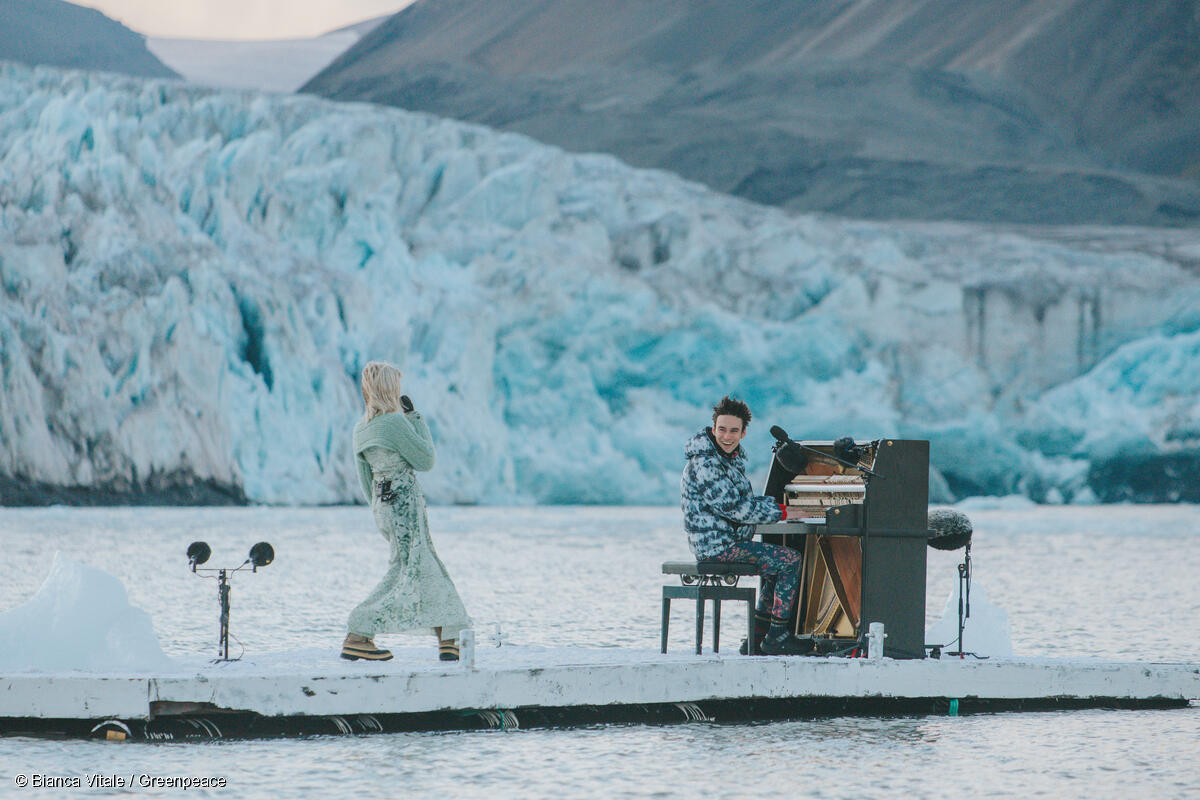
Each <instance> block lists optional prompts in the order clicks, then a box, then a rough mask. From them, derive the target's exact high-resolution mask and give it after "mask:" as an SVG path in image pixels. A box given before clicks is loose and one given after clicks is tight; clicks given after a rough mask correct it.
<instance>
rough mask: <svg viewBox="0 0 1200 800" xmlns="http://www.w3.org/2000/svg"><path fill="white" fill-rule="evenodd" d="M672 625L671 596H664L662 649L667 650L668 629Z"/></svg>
mask: <svg viewBox="0 0 1200 800" xmlns="http://www.w3.org/2000/svg"><path fill="white" fill-rule="evenodd" d="M670 627H671V598H669V597H664V598H663V619H662V651H663V652H664V653H665V652H667V629H668V628H670Z"/></svg>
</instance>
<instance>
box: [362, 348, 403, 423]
mask: <svg viewBox="0 0 1200 800" xmlns="http://www.w3.org/2000/svg"><path fill="white" fill-rule="evenodd" d="M400 376H401V373H400V370H399V369H397V368H396V367H394V366H392V365H391V364H389V363H387V362H386V361H368V362H367V365H366V366H365V367H363V371H362V396H363V403H365V404H366V406H367V409H366V412H365V413H364V414H363V419H373V418H374V417H377V416H379V415H380V414H388V413H393V412H396V411H399V410H400Z"/></svg>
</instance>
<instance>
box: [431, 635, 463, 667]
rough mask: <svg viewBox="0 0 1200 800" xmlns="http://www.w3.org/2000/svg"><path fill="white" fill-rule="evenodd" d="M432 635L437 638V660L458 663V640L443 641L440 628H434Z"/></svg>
mask: <svg viewBox="0 0 1200 800" xmlns="http://www.w3.org/2000/svg"><path fill="white" fill-rule="evenodd" d="M433 635H434V636H436V637H437V638H438V660H439V661H458V640H457V639H443V638H442V629H441V628H434V629H433Z"/></svg>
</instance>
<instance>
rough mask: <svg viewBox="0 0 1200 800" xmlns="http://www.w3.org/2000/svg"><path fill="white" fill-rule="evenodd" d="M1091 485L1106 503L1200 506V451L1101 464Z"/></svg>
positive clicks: (1094, 470)
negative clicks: (1185, 504)
mask: <svg viewBox="0 0 1200 800" xmlns="http://www.w3.org/2000/svg"><path fill="white" fill-rule="evenodd" d="M1088 485H1089V486H1091V487H1092V490H1093V491H1094V492H1095V493H1096V496H1097V497H1099V498H1100V499H1101V500H1102V501H1103V502H1105V503H1179V502H1183V503H1200V450H1196V451H1192V452H1179V453H1152V454H1147V455H1138V454H1129V455H1121V456H1117V457H1115V458H1112V459H1110V460H1108V461H1103V462H1097V463H1094V464H1093V465H1092V468H1091V469H1090V470H1089V471H1088Z"/></svg>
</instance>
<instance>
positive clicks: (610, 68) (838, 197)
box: [304, 0, 1200, 226]
mask: <svg viewBox="0 0 1200 800" xmlns="http://www.w3.org/2000/svg"><path fill="white" fill-rule="evenodd" d="M1198 15H1200V11H1198V6H1197V5H1196V3H1195V2H1194V0H1164V2H1158V3H1153V4H1130V3H1127V2H1124V0H654V1H653V2H652V1H651V0H486V1H485V0H419V1H418V2H417V3H414V4H413V5H411V6H409V7H408V8H406V9H404V10H402V11H400V12H398V13H397V14H396V15H394V16H393V17H392V18H391V19H389V20H388V21H387V22H385V23H384V24H383V25H381V26H379V27H378V28H377V29H375V31H373V32H372V34H371V35H369V36H367V37H364V39H363V40H362V41H361V42H359V43H358V44H357V45H356V46H354V47H353V48H351V49H350V50H348V51H347V52H346V53H344V54H343V55H342V56H340V57H339V58H338V59H336V60H335V61H334V62H333V63H332V64H330V65H329V66H328V67H327V68H326V69H325V70H324V71H323V72H321V73H320V74H318V75H317V76H316V77H315V78H313V79H312V80H311V81H310V82H309V83H308V84H307V85H306V86H305V87H304V91H308V92H312V93H315V94H320V95H323V96H326V97H331V98H335V99H341V100H365V101H370V102H376V103H384V104H390V105H396V106H400V107H403V108H408V109H413V110H422V111H430V112H433V113H436V114H440V115H444V116H449V117H453V118H457V119H463V120H469V121H474V122H479V123H483V124H486V125H490V126H493V127H499V128H504V129H506V130H512V131H517V132H521V133H526V134H528V135H531V136H533V137H535V138H538V139H540V140H542V141H544V142H549V143H552V144H555V145H558V146H561V147H565V148H567V149H570V150H573V151H577V152H593V151H599V152H608V153H613V154H615V155H617V156H618V157H620V158H621V159H623V160H625V161H627V162H629V163H631V164H634V165H638V166H645V167H657V168H663V169H667V170H670V171H673V172H676V173H678V174H680V175H683V176H685V177H688V178H691V179H695V180H699V181H702V182H704V183H705V184H707V185H709V186H710V187H712V188H714V189H717V190H719V191H723V192H730V193H733V194H737V195H740V196H742V197H745V198H747V199H750V200H754V201H756V202H762V203H770V204H775V205H780V206H783V207H785V208H789V209H793V210H802V211H825V212H831V213H836V214H839V215H846V216H854V217H867V218H877V219H890V218H897V219H900V218H903V219H943V218H946V219H961V220H979V221H1005V222H1017V223H1051V224H1078V223H1109V224H1136V225H1169V226H1181V225H1182V226H1194V225H1196V224H1198V223H1200V126H1197V125H1196V124H1195V120H1196V119H1198V118H1200V88H1198V87H1200V16H1198Z"/></svg>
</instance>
